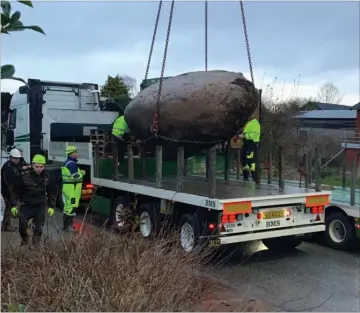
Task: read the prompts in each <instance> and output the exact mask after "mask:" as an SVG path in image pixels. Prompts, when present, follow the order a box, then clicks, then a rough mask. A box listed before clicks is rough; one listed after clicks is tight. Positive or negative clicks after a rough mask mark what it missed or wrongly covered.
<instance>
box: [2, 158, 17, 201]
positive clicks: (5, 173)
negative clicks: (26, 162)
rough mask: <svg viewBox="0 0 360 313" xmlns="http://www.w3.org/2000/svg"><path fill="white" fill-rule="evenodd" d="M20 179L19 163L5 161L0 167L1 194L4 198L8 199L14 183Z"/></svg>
mask: <svg viewBox="0 0 360 313" xmlns="http://www.w3.org/2000/svg"><path fill="white" fill-rule="evenodd" d="M20 179H21V170H20V167H19V165H17V164H13V163H11V162H10V161H6V162H5V163H4V165H3V166H2V167H1V195H2V196H3V198H4V199H10V197H11V196H12V193H13V187H14V184H17V182H18V181H19V180H20Z"/></svg>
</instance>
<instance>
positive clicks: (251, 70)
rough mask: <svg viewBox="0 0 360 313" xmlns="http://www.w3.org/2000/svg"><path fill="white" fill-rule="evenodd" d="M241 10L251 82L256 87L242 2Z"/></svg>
mask: <svg viewBox="0 0 360 313" xmlns="http://www.w3.org/2000/svg"><path fill="white" fill-rule="evenodd" d="M240 9H241V17H242V22H243V28H244V35H245V44H246V51H247V57H248V61H249V70H250V76H251V82H252V83H253V84H254V85H255V82H254V73H253V68H252V62H251V53H250V45H249V37H248V33H247V27H246V18H245V11H244V4H243V2H242V1H240Z"/></svg>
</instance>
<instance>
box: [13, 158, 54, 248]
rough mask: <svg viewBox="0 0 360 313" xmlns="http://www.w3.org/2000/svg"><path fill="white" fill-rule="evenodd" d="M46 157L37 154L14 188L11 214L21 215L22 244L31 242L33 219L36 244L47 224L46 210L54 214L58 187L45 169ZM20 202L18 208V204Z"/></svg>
mask: <svg viewBox="0 0 360 313" xmlns="http://www.w3.org/2000/svg"><path fill="white" fill-rule="evenodd" d="M45 163H46V160H45V157H44V156H42V155H40V154H36V155H35V156H34V158H33V160H32V168H31V169H30V170H29V171H27V172H25V173H23V174H22V176H21V179H20V181H19V182H18V183H17V184H16V186H15V188H14V194H15V196H16V197H15V199H14V200H15V201H14V202H13V203H12V208H11V214H12V215H13V216H14V217H15V216H19V233H20V236H21V245H27V244H28V243H29V235H28V222H29V220H30V219H33V223H34V224H35V229H34V234H33V244H34V245H35V246H36V245H37V244H38V243H39V242H40V239H41V235H42V232H43V231H42V230H43V226H44V224H45V215H46V213H45V212H46V211H47V214H48V215H49V216H53V215H54V206H55V202H56V187H55V184H54V181H53V177H52V176H51V174H49V173H48V172H46V171H45ZM18 202H20V203H21V206H20V208H19V210H18V208H17V207H16V204H17V203H18Z"/></svg>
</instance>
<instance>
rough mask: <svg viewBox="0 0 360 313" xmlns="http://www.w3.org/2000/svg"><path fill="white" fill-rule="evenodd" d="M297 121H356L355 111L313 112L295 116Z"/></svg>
mask: <svg viewBox="0 0 360 313" xmlns="http://www.w3.org/2000/svg"><path fill="white" fill-rule="evenodd" d="M295 118H297V119H337V120H339V119H356V111H355V110H349V109H348V110H314V111H308V112H304V113H301V114H299V115H297V116H295Z"/></svg>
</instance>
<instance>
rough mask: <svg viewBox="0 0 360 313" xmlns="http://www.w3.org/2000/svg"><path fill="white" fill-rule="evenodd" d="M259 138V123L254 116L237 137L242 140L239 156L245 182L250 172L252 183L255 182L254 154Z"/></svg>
mask: <svg viewBox="0 0 360 313" xmlns="http://www.w3.org/2000/svg"><path fill="white" fill-rule="evenodd" d="M260 136H261V127H260V123H259V121H258V120H257V119H256V117H255V115H253V116H252V117H251V120H250V121H249V122H247V124H246V125H245V128H244V131H243V133H242V134H241V135H240V136H239V137H240V138H243V140H244V145H243V148H242V154H241V163H242V166H243V177H244V180H245V181H248V180H249V171H250V172H251V176H252V179H253V181H255V177H256V175H255V171H256V165H255V153H256V151H257V147H258V144H259V142H260Z"/></svg>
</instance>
